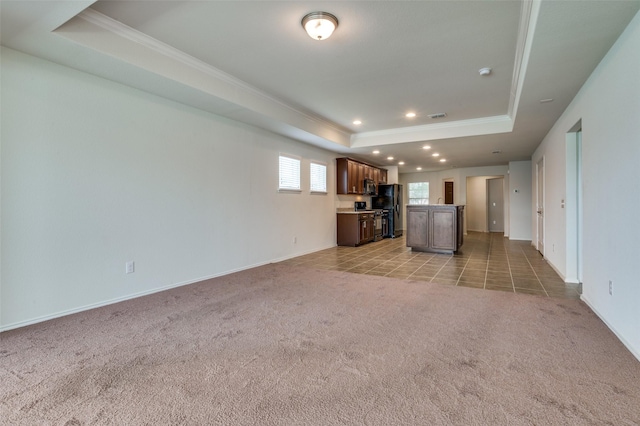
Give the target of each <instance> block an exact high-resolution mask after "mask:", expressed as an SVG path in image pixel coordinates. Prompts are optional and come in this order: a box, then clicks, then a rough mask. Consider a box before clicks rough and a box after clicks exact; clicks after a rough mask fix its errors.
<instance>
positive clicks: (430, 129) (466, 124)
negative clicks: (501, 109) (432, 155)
mask: <svg viewBox="0 0 640 426" xmlns="http://www.w3.org/2000/svg"><path fill="white" fill-rule="evenodd" d="M512 130H513V120H512V119H511V117H509V116H508V115H497V116H493V117H484V118H472V119H469V120H459V121H447V122H444V123H437V124H424V125H420V126H411V127H400V128H396V129H385V130H378V131H374V132H363V133H357V134H354V135H352V136H351V147H352V148H361V147H370V146H377V145H390V144H397V143H408V142H418V141H428V140H435V139H451V138H459V137H465V136H477V135H488V134H495V133H507V132H510V131H512Z"/></svg>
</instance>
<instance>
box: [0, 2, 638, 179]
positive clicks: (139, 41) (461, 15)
mask: <svg viewBox="0 0 640 426" xmlns="http://www.w3.org/2000/svg"><path fill="white" fill-rule="evenodd" d="M0 7H1V10H0V18H1V22H0V24H1V33H0V42H1V43H2V45H4V46H7V47H10V48H13V49H16V50H20V51H24V52H26V53H29V54H32V55H35V56H40V57H43V58H45V59H49V60H52V61H54V62H57V63H61V64H64V65H67V66H71V67H73V68H77V69H80V70H83V71H87V72H90V73H93V74H96V75H99V76H102V77H105V78H108V79H111V80H114V81H117V82H121V83H123V84H127V85H130V86H133V87H137V88H140V89H142V90H145V91H148V92H151V93H154V94H158V95H160V96H164V97H167V98H169V99H173V100H176V101H179V102H182V103H184V104H187V105H190V106H194V107H196V108H200V109H203V110H206V111H210V112H213V113H216V114H219V115H222V116H226V117H229V118H232V119H235V120H239V121H243V122H246V123H249V124H253V125H256V126H259V127H261V128H264V129H267V130H270V131H273V132H276V133H279V134H282V135H285V136H288V137H291V138H294V139H297V140H300V141H303V142H308V143H312V144H315V145H318V146H321V147H324V148H327V149H330V150H333V151H336V152H339V153H341V154H346V155H349V156H352V157H356V158H360V159H363V160H365V161H368V162H371V163H374V164H377V165H381V166H386V165H396V164H397V163H398V161H404V162H405V165H403V166H400V167H399V171H400V172H401V173H404V172H412V171H415V170H416V167H418V166H420V167H422V168H423V170H439V169H442V168H450V167H472V166H485V165H497V164H507V163H508V162H509V161H514V160H527V159H529V158H530V156H531V154H532V153H533V150H534V149H535V148H536V147H537V145H538V144H539V143H540V142H541V140H542V138H543V137H544V136H545V135H546V133H547V132H548V130H549V129H550V128H551V126H552V125H553V123H554V122H555V121H556V120H557V118H558V117H559V115H560V114H561V113H562V111H564V109H565V108H566V106H567V105H568V104H569V102H570V101H571V99H572V98H573V97H574V96H575V94H576V93H577V91H578V90H579V88H580V87H581V85H582V84H583V83H584V81H585V80H586V79H587V77H588V76H589V75H590V73H591V72H592V71H593V69H594V68H595V66H596V65H597V64H598V62H599V61H600V60H601V59H602V57H603V56H604V54H605V53H606V52H607V51H608V50H609V48H610V47H611V45H612V44H613V42H614V41H615V40H616V39H617V37H618V36H619V35H620V33H621V32H622V31H623V30H624V28H625V27H626V25H627V24H628V23H629V21H630V20H631V19H632V18H633V16H634V15H635V14H636V13H637V11H638V9H640V0H633V1H611V0H592V1H559V0H558V1H547V0H545V1H542V2H540V1H535V2H530V1H499V2H498V1H488V0H487V1H485V0H474V1H340V2H336V1H266V0H262V1H98V2H93V1H78V0H75V1H65V2H58V1H46V2H42V1H25V0H21V1H7V0H3V1H2V2H0ZM315 10H320V11H325V12H330V13H332V14H334V15H336V16H337V17H338V20H339V22H340V23H339V26H338V28H337V30H336V31H335V33H334V34H333V36H332V37H331V38H329V39H328V40H325V41H321V42H319V41H315V40H312V39H311V38H309V37H308V36H307V35H306V33H305V32H304V30H303V28H302V26H301V24H300V21H301V19H302V17H303V16H304V15H306V14H307V13H309V12H311V11H315ZM482 67H490V68H492V70H493V71H492V73H491V75H489V76H487V77H482V76H480V75H479V73H478V70H479V69H480V68H482ZM548 98H552V99H553V102H550V103H540V100H542V99H548ZM408 111H415V112H416V113H417V117H416V118H414V119H407V118H405V117H404V114H405V113H406V112H408ZM440 112H445V113H446V114H447V116H446V118H443V119H431V118H429V117H428V115H429V114H433V113H440ZM355 119H359V120H362V122H363V124H362V125H360V126H356V125H354V124H352V122H353V120H355ZM425 144H429V145H430V146H431V147H432V149H431V150H430V151H425V150H423V149H422V147H423V145H425ZM374 149H377V150H379V151H380V154H379V155H374V154H372V151H373V150H374ZM434 151H437V152H439V153H440V154H441V157H440V158H443V157H444V158H446V159H447V162H446V163H440V162H438V161H437V159H435V158H433V157H432V156H431V155H430V153H432V152H434ZM493 151H500V153H498V154H494V153H492V152H493ZM388 155H392V156H393V157H394V160H393V161H389V160H387V159H386V157H387V156H388Z"/></svg>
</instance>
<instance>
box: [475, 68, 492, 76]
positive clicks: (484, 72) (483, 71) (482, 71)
mask: <svg viewBox="0 0 640 426" xmlns="http://www.w3.org/2000/svg"><path fill="white" fill-rule="evenodd" d="M478 73H479V74H480V75H482V76H485V75H489V74H491V68H480V69H479V70H478Z"/></svg>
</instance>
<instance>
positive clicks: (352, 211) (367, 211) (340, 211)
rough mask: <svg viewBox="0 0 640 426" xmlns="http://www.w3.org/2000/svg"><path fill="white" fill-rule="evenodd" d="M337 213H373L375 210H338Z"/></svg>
mask: <svg viewBox="0 0 640 426" xmlns="http://www.w3.org/2000/svg"><path fill="white" fill-rule="evenodd" d="M336 213H338V214H360V213H375V210H348V209H347V210H338V211H336Z"/></svg>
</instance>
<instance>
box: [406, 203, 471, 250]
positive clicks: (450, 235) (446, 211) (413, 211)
mask: <svg viewBox="0 0 640 426" xmlns="http://www.w3.org/2000/svg"><path fill="white" fill-rule="evenodd" d="M463 215H464V206H456V205H419V206H418V205H415V206H411V205H410V206H407V237H406V238H407V247H411V249H412V250H417V251H429V252H437V253H453V252H456V251H458V250H459V249H460V247H461V246H462V243H463V235H464V230H463V224H464V222H463V220H464V216H463Z"/></svg>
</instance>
